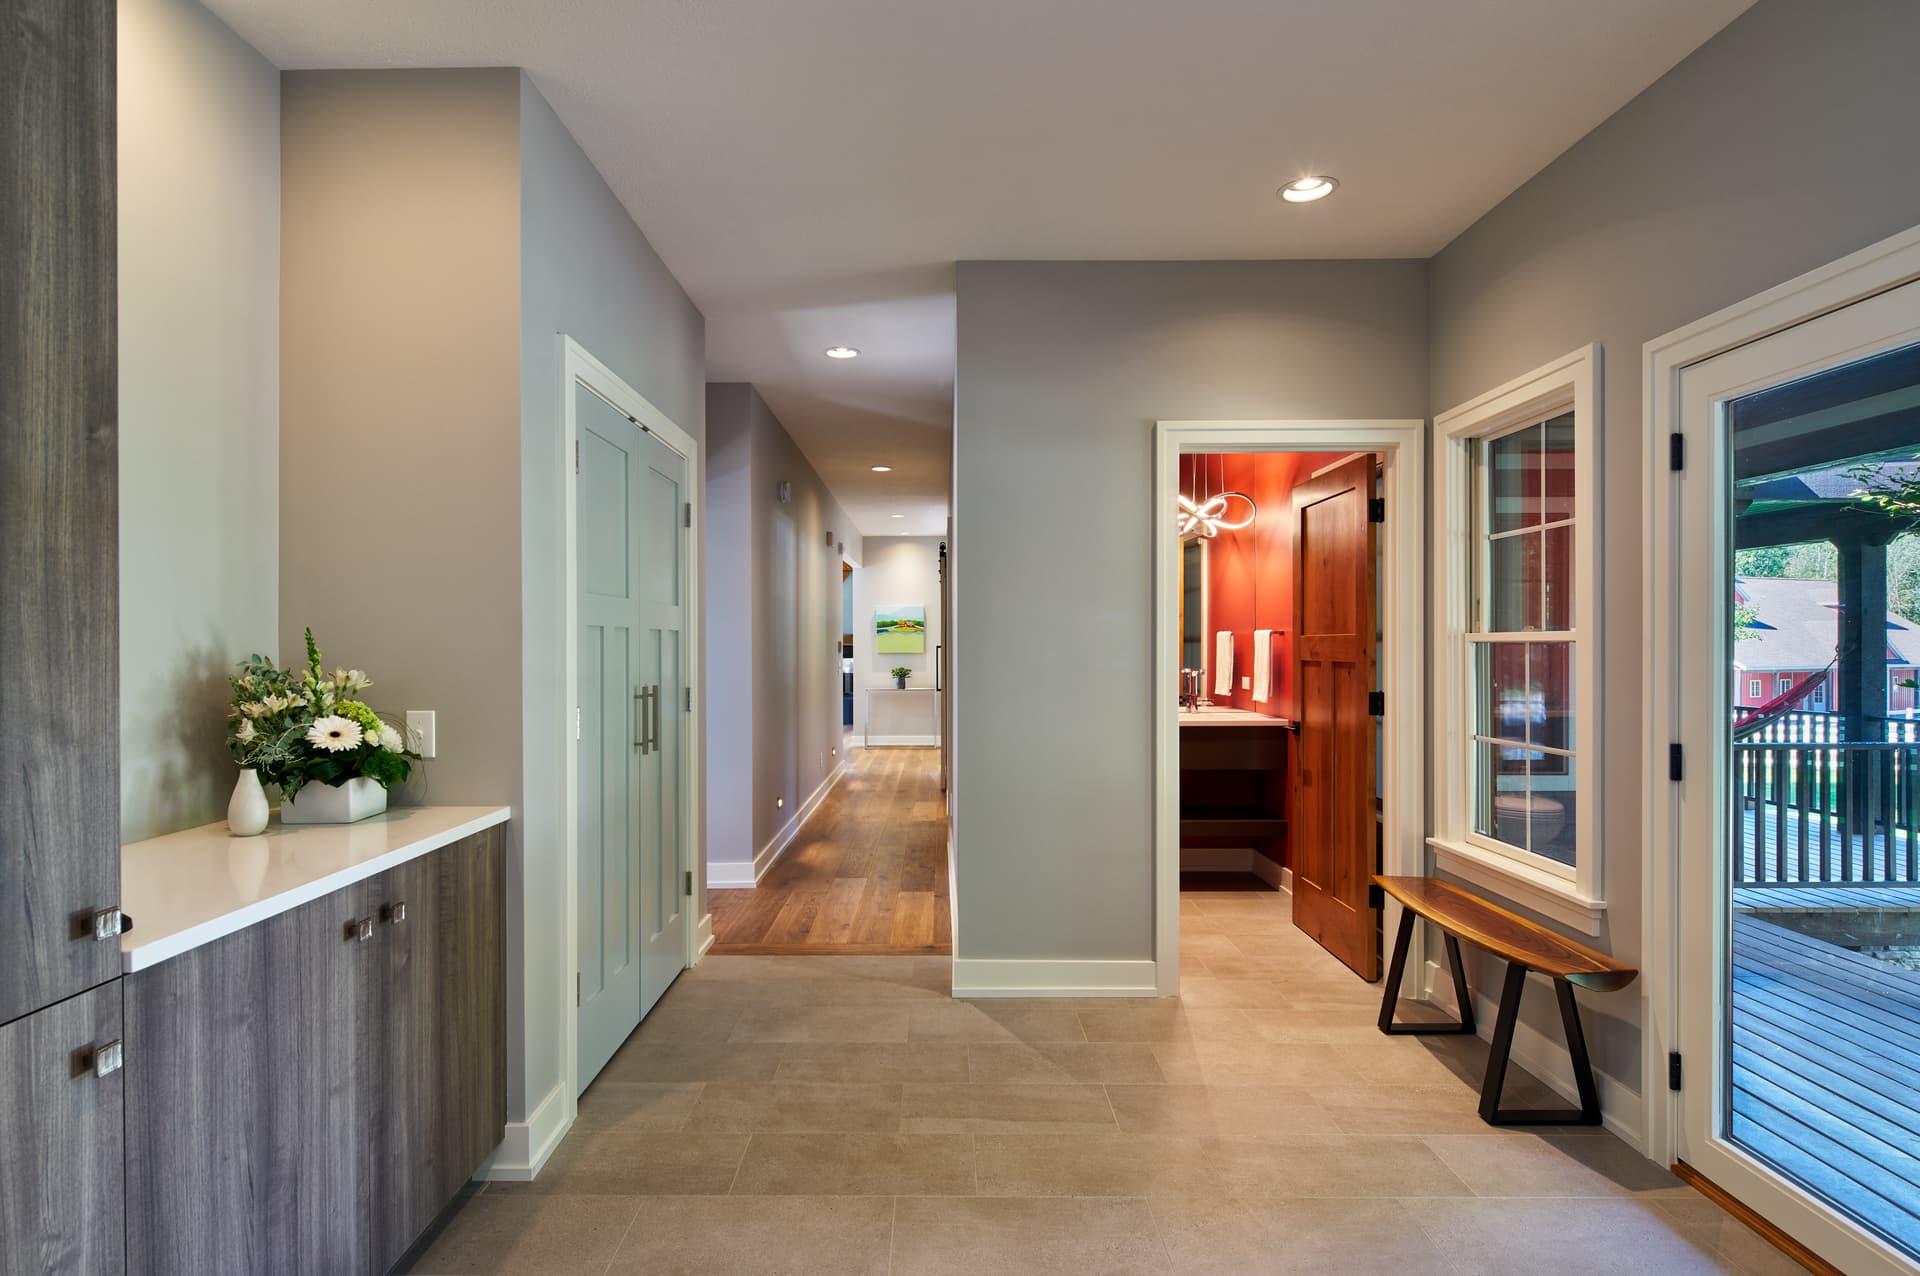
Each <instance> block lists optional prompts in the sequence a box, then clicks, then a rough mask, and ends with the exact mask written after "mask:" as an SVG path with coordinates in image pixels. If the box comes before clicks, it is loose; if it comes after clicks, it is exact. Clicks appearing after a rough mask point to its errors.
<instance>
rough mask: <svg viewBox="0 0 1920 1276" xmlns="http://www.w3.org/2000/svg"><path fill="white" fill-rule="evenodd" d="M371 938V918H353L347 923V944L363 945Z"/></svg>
mask: <svg viewBox="0 0 1920 1276" xmlns="http://www.w3.org/2000/svg"><path fill="white" fill-rule="evenodd" d="M372 938H373V918H371V917H355V918H353V919H352V920H350V921H349V922H348V923H347V942H348V943H349V944H364V943H366V942H367V941H368V940H370V939H372Z"/></svg>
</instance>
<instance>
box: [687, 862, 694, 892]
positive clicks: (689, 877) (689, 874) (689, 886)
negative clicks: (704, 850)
mask: <svg viewBox="0 0 1920 1276" xmlns="http://www.w3.org/2000/svg"><path fill="white" fill-rule="evenodd" d="M687 898H689V899H691V898H693V870H692V869H688V870H687Z"/></svg>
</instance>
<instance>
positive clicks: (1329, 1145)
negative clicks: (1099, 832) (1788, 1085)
mask: <svg viewBox="0 0 1920 1276" xmlns="http://www.w3.org/2000/svg"><path fill="white" fill-rule="evenodd" d="M1181 908H1182V911H1183V917H1182V932H1183V933H1182V943H1183V948H1184V950H1185V951H1184V952H1183V955H1182V963H1183V971H1184V973H1183V978H1182V997H1181V999H1180V1000H1179V1001H1152V1000H1147V1001H1124V1000H1075V1001H1067V1000H1045V1001H1034V1000H1005V1001H970V1002H969V1001H953V1000H951V998H950V997H949V994H948V991H947V989H948V963H947V962H945V961H943V960H929V959H913V958H867V957H816V958H812V959H809V960H804V961H802V960H795V959H793V958H778V957H776V958H767V957H757V958H756V957H716V958H709V959H708V960H707V961H704V962H702V963H701V965H700V966H699V967H698V968H696V969H694V970H691V971H688V972H687V973H686V974H685V975H684V976H682V977H681V979H680V981H679V983H677V984H676V985H675V986H674V988H673V990H672V991H671V992H669V993H668V994H667V996H666V999H665V1000H664V1001H663V1002H662V1003H661V1005H660V1007H659V1008H658V1009H657V1010H656V1011H655V1012H654V1013H653V1014H652V1015H651V1016H650V1017H649V1018H648V1019H647V1021H646V1022H645V1023H644V1024H643V1025H642V1026H641V1028H640V1030H639V1032H638V1033H636V1034H635V1035H634V1037H633V1038H632V1039H631V1040H630V1041H629V1042H628V1043H627V1044H626V1046H625V1047H624V1048H623V1049H622V1050H621V1051H620V1053H619V1054H618V1055H616V1056H615V1057H614V1059H613V1062H612V1063H611V1064H609V1065H608V1067H607V1070H606V1072H605V1073H604V1074H603V1075H602V1076H601V1078H600V1080H599V1081H598V1082H596V1083H595V1084H594V1086H593V1087H592V1088H591V1089H589V1090H588V1091H587V1093H586V1094H585V1095H584V1096H583V1097H582V1099H581V1104H580V1118H579V1122H578V1124H577V1125H576V1126H575V1127H574V1129H573V1132H572V1133H571V1134H569V1135H568V1137H567V1139H566V1141H565V1142H564V1143H563V1144H562V1145H561V1147H560V1150H559V1151H558V1152H557V1153H556V1154H555V1156H554V1158H553V1160H552V1162H550V1163H549V1164H548V1166H547V1167H546V1169H545V1170H544V1171H543V1172H542V1173H541V1175H540V1177H539V1179H538V1180H536V1181H535V1182H533V1183H520V1184H511V1183H490V1184H488V1185H486V1186H485V1187H484V1188H483V1189H482V1190H481V1192H480V1193H479V1194H478V1195H476V1196H474V1197H472V1198H470V1199H469V1200H468V1201H467V1202H466V1203H465V1205H464V1206H463V1207H462V1208H461V1209H460V1210H459V1212H458V1213H457V1214H456V1215H455V1216H454V1217H453V1219H452V1220H451V1222H450V1223H449V1224H448V1226H447V1228H446V1230H445V1231H444V1232H443V1234H442V1235H441V1237H440V1238H439V1239H438V1241H437V1243H436V1244H435V1245H434V1246H433V1247H432V1249H431V1250H430V1251H429V1252H427V1253H426V1254H425V1256H424V1257H423V1258H422V1259H421V1261H420V1262H419V1264H418V1265H417V1266H416V1267H415V1268H414V1269H413V1270H414V1271H415V1272H416V1273H421V1274H423V1276H424V1274H426V1273H483V1272H484V1273H501V1274H507V1273H513V1274H516V1276H537V1274H539V1273H547V1272H568V1273H575V1272H583V1271H591V1272H607V1273H634V1274H638V1273H643V1272H644V1273H649V1274H659V1276H665V1274H667V1273H694V1272H701V1273H721V1274H725V1273H747V1272H753V1273H764V1272H785V1273H810V1272H818V1273H834V1274H836V1276H838V1274H840V1273H870V1274H872V1276H882V1274H890V1276H922V1274H934V1273H954V1274H957V1273H963V1272H964V1273H980V1274H982V1276H988V1274H991V1273H1016V1272H1036V1271H1046V1272H1063V1273H1068V1272H1070V1273H1079V1272H1089V1273H1091V1272H1099V1273H1146V1272H1154V1273H1168V1272H1209V1273H1223V1274H1225V1273H1244V1272H1256V1271H1288V1272H1353V1273H1368V1274H1369V1276H1371V1274H1373V1273H1379V1272H1389V1271H1391V1272H1404V1273H1422V1272H1425V1273H1452V1274H1454V1276H1468V1274H1470V1273H1471V1274H1473V1276H1480V1274H1481V1273H1502V1272H1509V1273H1516V1274H1518V1273H1526V1274H1528V1276H1531V1274H1532V1273H1537V1272H1542V1271H1573V1270H1578V1271H1580V1272H1584V1273H1593V1274H1595V1276H1603V1274H1606V1273H1620V1274H1621V1276H1638V1274H1639V1273H1645V1272H1659V1273H1662V1274H1663V1276H1668V1274H1679V1273H1748V1274H1750V1276H1759V1274H1762V1273H1764V1274H1768V1276H1771V1274H1775V1273H1781V1274H1784V1273H1790V1272H1797V1271H1798V1270H1799V1268H1798V1267H1797V1266H1795V1265H1794V1264H1792V1263H1791V1262H1790V1261H1789V1260H1787V1259H1786V1258H1785V1257H1783V1256H1782V1255H1781V1254H1779V1253H1778V1252H1777V1251H1775V1250H1773V1249H1772V1248H1771V1247H1770V1246H1768V1245H1767V1244H1766V1243H1765V1242H1764V1241H1762V1240H1760V1239H1759V1238H1758V1237H1757V1236H1755V1235H1754V1234H1753V1233H1751V1232H1749V1231H1748V1230H1747V1229H1746V1228H1745V1227H1744V1226H1742V1225H1741V1224H1740V1223H1738V1222H1736V1221H1734V1220H1733V1219H1732V1218H1731V1217H1729V1216H1728V1215H1726V1214H1725V1213H1723V1212H1722V1211H1721V1210H1720V1209H1719V1207H1718V1206H1716V1205H1714V1204H1712V1203H1711V1202H1709V1201H1707V1200H1706V1199H1705V1198H1704V1197H1701V1196H1700V1195H1699V1194H1697V1193H1696V1192H1694V1190H1693V1189H1692V1188H1689V1187H1687V1186H1685V1185H1684V1184H1682V1183H1680V1182H1679V1181H1678V1180H1677V1179H1675V1178H1673V1177H1671V1176H1670V1175H1668V1174H1667V1173H1666V1172H1665V1171H1663V1170H1661V1169H1660V1168H1659V1167H1657V1166H1655V1165H1652V1164H1650V1163H1648V1162H1647V1161H1646V1160H1645V1159H1644V1158H1642V1157H1641V1156H1640V1155H1639V1154H1638V1153H1637V1152H1635V1151H1633V1150H1632V1149H1631V1148H1629V1147H1627V1146H1626V1145H1625V1144H1624V1143H1622V1142H1620V1141H1619V1140H1618V1139H1616V1138H1615V1137H1613V1136H1612V1135H1611V1134H1608V1133H1606V1132H1604V1131H1595V1130H1581V1129H1577V1128H1576V1129H1561V1130H1553V1131H1539V1132H1532V1131H1512V1130H1505V1131H1495V1130H1492V1129H1490V1128H1489V1127H1487V1126H1485V1125H1483V1124H1481V1122H1480V1120H1479V1118H1478V1116H1477V1115H1476V1114H1475V1103H1476V1101H1477V1087H1478V1081H1479V1069H1480V1067H1481V1065H1482V1063H1483V1062H1484V1059H1485V1050H1486V1047H1485V1045H1484V1043H1482V1042H1480V1041H1478V1040H1471V1041H1466V1040H1460V1039H1457V1038H1427V1039H1424V1040H1421V1039H1415V1038H1409V1037H1396V1038H1383V1037H1382V1036H1381V1035H1380V1034H1379V1032H1378V1030H1377V1029H1376V1028H1375V1026H1374V1022H1373V1021H1374V1016H1375V1013H1376V1011H1377V1008H1378V1002H1377V996H1378V992H1377V986H1376V985H1368V984H1363V983H1361V982H1359V981H1358V980H1356V979H1354V978H1353V977H1352V975H1351V974H1350V973H1349V972H1347V971H1346V970H1345V969H1344V968H1343V967H1341V966H1340V965H1339V964H1338V963H1337V962H1336V961H1335V960H1334V959H1333V958H1332V957H1330V956H1328V955H1327V954H1326V953H1325V952H1324V951H1323V950H1321V949H1320V948H1318V947H1317V946H1316V945H1314V944H1313V943H1312V941H1310V940H1308V939H1307V938H1306V937H1305V936H1304V935H1302V934H1301V933H1300V932H1299V931H1297V930H1295V929H1294V927H1293V926H1292V924H1291V922H1290V919H1289V914H1288V908H1289V897H1288V896H1286V895H1284V894H1255V893H1231V892H1229V893H1190V894H1187V895H1184V896H1183V897H1182V899H1181ZM1510 1084H1513V1085H1516V1086H1518V1087H1519V1090H1518V1091H1517V1092H1516V1093H1515V1094H1514V1095H1513V1097H1514V1098H1515V1099H1516V1100H1524V1099H1526V1098H1528V1096H1527V1094H1526V1093H1525V1091H1527V1090H1536V1089H1537V1088H1538V1083H1537V1082H1534V1081H1532V1080H1531V1079H1530V1078H1527V1077H1526V1076H1525V1075H1524V1074H1516V1075H1515V1076H1514V1077H1513V1079H1512V1082H1511V1083H1510Z"/></svg>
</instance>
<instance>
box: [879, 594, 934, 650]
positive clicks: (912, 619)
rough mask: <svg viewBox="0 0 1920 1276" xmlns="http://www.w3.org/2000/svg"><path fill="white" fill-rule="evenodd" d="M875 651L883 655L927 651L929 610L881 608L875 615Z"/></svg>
mask: <svg viewBox="0 0 1920 1276" xmlns="http://www.w3.org/2000/svg"><path fill="white" fill-rule="evenodd" d="M873 634H874V642H873V649H874V650H875V651H876V652H879V653H880V654H881V655H883V656H885V655H893V654H898V653H911V652H922V651H925V650H926V649H927V609H926V607H925V606H924V605H920V604H915V605H913V606H908V607H880V608H877V609H875V611H874V613H873Z"/></svg>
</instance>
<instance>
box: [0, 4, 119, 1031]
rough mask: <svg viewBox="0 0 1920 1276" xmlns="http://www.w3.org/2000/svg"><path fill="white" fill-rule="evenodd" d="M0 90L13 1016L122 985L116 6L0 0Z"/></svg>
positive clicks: (5, 938)
mask: <svg viewBox="0 0 1920 1276" xmlns="http://www.w3.org/2000/svg"><path fill="white" fill-rule="evenodd" d="M0 84H4V85H5V86H6V97H5V101H6V109H5V110H4V111H0V580H3V581H5V582H6V584H5V588H4V589H0V1023H5V1022H7V1021H8V1020H11V1019H15V1018H18V1017H19V1016H21V1015H24V1014H27V1013H29V1012H30V1011H34V1010H38V1009H40V1008H41V1007H42V1006H47V1005H51V1004H52V1003H54V1002H56V1001H60V1000H63V999H64V998H67V997H71V996H73V995H74V994H75V993H78V992H81V991H84V990H85V989H87V988H91V987H93V986H94V985H96V984H100V983H103V982H105V981H106V980H109V979H112V978H113V977H114V976H116V975H118V974H119V973H120V946H119V943H118V942H117V941H116V940H115V939H113V938H112V937H108V938H107V939H105V940H94V939H93V938H91V937H90V933H89V931H88V930H87V929H86V928H85V927H84V926H83V925H82V924H81V923H82V919H83V918H84V917H86V916H89V915H91V914H92V913H93V912H94V911H95V910H98V909H105V908H111V907H113V906H114V905H115V904H117V903H118V902H119V898H120V811H119V806H118V803H117V801H116V795H117V794H118V793H119V791H120V780H119V766H118V755H117V753H116V751H115V750H114V749H113V748H112V742H113V741H114V740H116V739H117V738H118V737H119V733H120V728H119V699H120V691H119V684H120V661H119V645H118V643H119V621H118V615H119V587H118V586H119V582H118V577H117V574H116V573H117V568H118V561H119V531H118V522H117V512H118V509H119V500H118V486H119V465H118V453H117V450H116V433H117V431H116V415H117V411H118V406H119V384H118V374H117V371H116V369H117V356H116V350H117V337H116V332H115V316H116V313H117V312H116V304H117V303H116V293H115V274H114V192H115V185H114V181H115V178H114V6H113V3H112V0H7V3H5V4H0Z"/></svg>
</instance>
